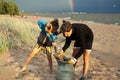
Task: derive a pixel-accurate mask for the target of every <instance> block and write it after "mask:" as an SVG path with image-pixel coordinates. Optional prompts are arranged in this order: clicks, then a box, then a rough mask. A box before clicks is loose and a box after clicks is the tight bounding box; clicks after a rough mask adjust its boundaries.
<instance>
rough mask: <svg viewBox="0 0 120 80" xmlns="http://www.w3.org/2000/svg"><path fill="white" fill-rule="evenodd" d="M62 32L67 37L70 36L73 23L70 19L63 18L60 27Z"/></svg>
mask: <svg viewBox="0 0 120 80" xmlns="http://www.w3.org/2000/svg"><path fill="white" fill-rule="evenodd" d="M60 32H61V33H63V35H64V36H65V37H70V36H71V34H72V25H71V23H70V22H69V21H65V20H63V24H62V26H61V28H60Z"/></svg>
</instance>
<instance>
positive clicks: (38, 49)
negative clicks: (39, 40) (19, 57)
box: [21, 45, 41, 72]
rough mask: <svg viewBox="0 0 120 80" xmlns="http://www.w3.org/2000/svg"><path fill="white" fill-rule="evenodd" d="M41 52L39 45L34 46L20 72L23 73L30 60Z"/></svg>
mask: <svg viewBox="0 0 120 80" xmlns="http://www.w3.org/2000/svg"><path fill="white" fill-rule="evenodd" d="M40 50H41V47H39V45H36V47H35V48H34V49H33V51H32V52H31V53H30V55H29V57H28V58H27V60H26V62H25V64H24V66H23V68H22V70H21V71H22V72H23V71H25V70H26V69H27V65H28V64H29V63H30V61H31V60H32V58H33V57H34V56H35V55H36V54H37V53H38V52H39V51H40Z"/></svg>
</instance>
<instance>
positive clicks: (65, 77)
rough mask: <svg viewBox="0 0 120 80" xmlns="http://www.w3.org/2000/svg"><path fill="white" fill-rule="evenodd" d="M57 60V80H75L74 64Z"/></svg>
mask: <svg viewBox="0 0 120 80" xmlns="http://www.w3.org/2000/svg"><path fill="white" fill-rule="evenodd" d="M56 60H57V63H58V68H57V72H56V76H55V79H56V80H75V78H74V67H73V65H72V64H68V61H62V60H58V59H56Z"/></svg>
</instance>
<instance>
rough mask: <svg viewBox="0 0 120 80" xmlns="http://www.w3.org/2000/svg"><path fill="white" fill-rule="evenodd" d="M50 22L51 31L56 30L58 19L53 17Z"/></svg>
mask: <svg viewBox="0 0 120 80" xmlns="http://www.w3.org/2000/svg"><path fill="white" fill-rule="evenodd" d="M50 24H51V25H52V26H53V31H55V32H56V31H57V29H58V28H59V22H58V19H54V20H53V21H51V22H50Z"/></svg>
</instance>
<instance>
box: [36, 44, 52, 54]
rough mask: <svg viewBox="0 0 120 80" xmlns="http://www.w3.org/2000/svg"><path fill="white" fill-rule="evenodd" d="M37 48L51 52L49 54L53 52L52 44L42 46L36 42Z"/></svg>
mask: <svg viewBox="0 0 120 80" xmlns="http://www.w3.org/2000/svg"><path fill="white" fill-rule="evenodd" d="M35 48H37V49H39V51H41V50H43V52H44V53H46V54H49V55H51V54H52V46H40V45H38V44H36V45H35Z"/></svg>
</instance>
